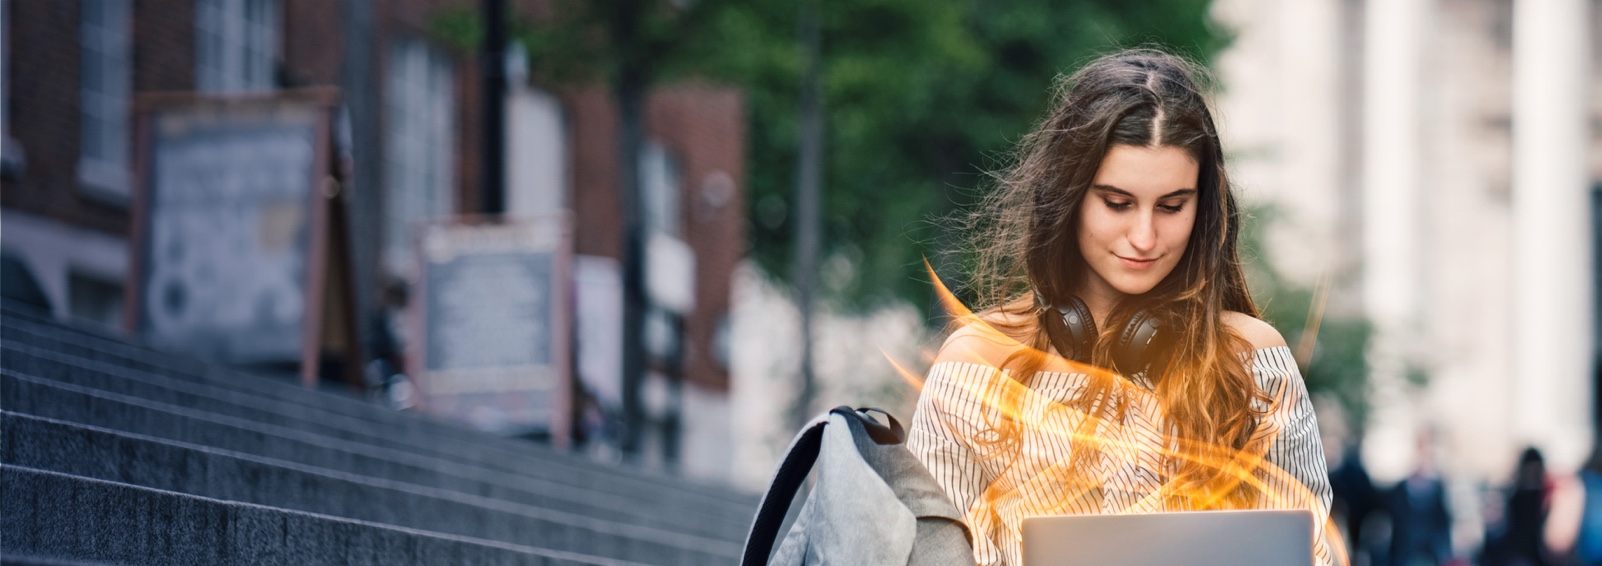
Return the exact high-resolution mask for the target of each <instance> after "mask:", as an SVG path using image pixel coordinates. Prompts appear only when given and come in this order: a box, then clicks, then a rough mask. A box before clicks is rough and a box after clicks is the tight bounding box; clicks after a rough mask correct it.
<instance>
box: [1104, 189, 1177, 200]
mask: <svg viewBox="0 0 1602 566" xmlns="http://www.w3.org/2000/svg"><path fill="white" fill-rule="evenodd" d="M1090 188H1092V189H1095V190H1098V191H1106V192H1109V193H1116V194H1120V195H1123V196H1126V197H1129V198H1135V194H1134V193H1131V192H1129V191H1126V190H1123V189H1120V188H1118V187H1114V186H1112V185H1091V186H1090ZM1193 194H1196V189H1179V190H1177V191H1174V192H1171V193H1168V194H1166V195H1163V196H1160V197H1157V200H1163V199H1171V198H1174V197H1188V196H1190V195H1193Z"/></svg>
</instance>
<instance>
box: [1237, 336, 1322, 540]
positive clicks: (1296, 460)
mask: <svg viewBox="0 0 1602 566" xmlns="http://www.w3.org/2000/svg"><path fill="white" fill-rule="evenodd" d="M1224 322H1225V324H1228V325H1229V326H1230V328H1231V329H1233V330H1234V331H1235V333H1236V334H1239V335H1240V336H1241V337H1242V338H1245V339H1246V341H1247V342H1250V343H1251V345H1252V348H1253V351H1252V354H1251V357H1250V358H1249V360H1250V363H1251V370H1252V375H1253V377H1254V378H1255V380H1256V382H1257V386H1258V387H1261V388H1262V390H1263V392H1264V393H1267V394H1268V396H1269V399H1270V404H1269V406H1268V409H1269V413H1268V414H1267V415H1266V416H1265V417H1264V419H1263V422H1262V423H1260V424H1259V425H1258V431H1257V437H1256V438H1255V439H1254V443H1255V442H1261V443H1268V450H1267V452H1266V454H1265V456H1266V458H1265V459H1266V460H1267V464H1269V465H1267V466H1264V467H1263V468H1262V469H1260V470H1259V471H1258V473H1257V477H1258V479H1260V480H1262V481H1263V483H1264V486H1265V488H1266V489H1265V492H1266V493H1265V495H1266V496H1267V497H1266V500H1265V501H1264V502H1263V503H1264V504H1265V505H1266V506H1268V507H1272V508H1303V509H1308V510H1310V511H1312V512H1313V522H1314V523H1315V524H1314V531H1315V532H1317V533H1318V534H1319V536H1318V538H1316V539H1314V547H1313V552H1314V554H1315V555H1316V557H1317V558H1318V562H1319V563H1320V564H1334V563H1336V557H1335V556H1334V555H1333V554H1332V552H1331V551H1332V550H1335V549H1334V548H1333V544H1334V542H1333V541H1331V540H1329V536H1328V533H1327V532H1326V531H1327V529H1326V522H1327V521H1328V519H1329V506H1330V500H1331V497H1332V495H1333V493H1334V492H1333V489H1332V488H1331V487H1330V483H1329V471H1328V469H1327V467H1326V465H1325V463H1324V448H1323V442H1322V440H1320V437H1319V434H1318V419H1317V417H1316V416H1315V415H1314V414H1313V402H1312V398H1310V397H1309V396H1308V394H1307V385H1306V383H1305V382H1304V381H1303V379H1302V373H1301V370H1300V369H1299V368H1298V367H1297V365H1296V360H1295V358H1294V357H1292V355H1291V350H1290V348H1289V347H1287V346H1286V345H1285V338H1284V337H1283V336H1281V335H1280V333H1279V331H1278V330H1275V329H1274V327H1273V326H1271V325H1269V324H1268V323H1266V322H1263V321H1262V320H1258V319H1256V318H1253V317H1251V316H1248V315H1245V314H1242V313H1237V312H1228V313H1225V316H1224ZM1258 446H1261V444H1258ZM1338 550H1340V551H1341V553H1342V555H1344V554H1345V553H1344V550H1345V549H1344V548H1341V549H1338ZM1342 562H1344V561H1342Z"/></svg>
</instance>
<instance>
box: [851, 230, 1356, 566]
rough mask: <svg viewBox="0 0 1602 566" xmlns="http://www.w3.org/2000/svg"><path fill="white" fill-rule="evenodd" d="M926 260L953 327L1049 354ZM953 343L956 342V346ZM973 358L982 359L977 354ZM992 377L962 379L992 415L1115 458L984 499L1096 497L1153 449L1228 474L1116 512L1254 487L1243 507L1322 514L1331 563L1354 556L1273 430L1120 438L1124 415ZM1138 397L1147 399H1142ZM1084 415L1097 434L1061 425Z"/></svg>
mask: <svg viewBox="0 0 1602 566" xmlns="http://www.w3.org/2000/svg"><path fill="white" fill-rule="evenodd" d="M924 267H925V268H926V269H927V270H928V272H929V277H930V280H931V281H932V282H933V284H934V287H935V294H936V297H937V298H938V300H939V303H940V305H941V307H942V308H943V309H944V310H945V311H946V313H947V314H948V315H949V316H950V317H951V319H952V320H954V321H956V326H965V325H976V326H974V328H975V329H976V330H977V331H978V332H979V333H980V335H981V336H983V337H984V338H985V339H987V340H989V341H992V342H994V343H996V344H999V345H1001V346H1003V347H1004V348H1008V349H1009V351H1026V350H1027V351H1030V352H1032V353H1036V354H1039V355H1047V354H1045V353H1043V352H1039V351H1038V350H1033V349H1032V348H1031V347H1030V346H1028V345H1026V344H1022V343H1019V342H1018V341H1017V340H1015V339H1013V338H1012V337H1010V336H1009V335H1007V334H1006V333H1004V332H1002V331H1000V330H998V329H996V328H995V327H993V326H991V325H990V324H989V323H987V322H986V321H985V320H984V319H983V318H981V317H979V316H978V315H976V314H975V313H974V312H973V311H972V310H970V309H969V308H968V306H967V305H965V304H963V303H962V301H961V300H959V299H958V298H957V296H956V295H955V294H953V293H952V292H951V290H950V289H948V288H947V287H946V285H945V283H944V282H943V281H941V280H940V277H939V276H938V275H937V274H936V273H935V272H934V269H933V268H932V267H931V266H930V265H929V263H928V261H927V260H926V261H925V262H924ZM1319 283H1320V284H1319V287H1320V289H1319V290H1318V291H1317V292H1316V296H1315V300H1314V302H1313V305H1312V307H1311V310H1312V312H1310V313H1309V317H1308V327H1307V328H1306V329H1304V332H1303V334H1302V336H1303V338H1302V340H1301V342H1300V343H1299V344H1298V345H1297V346H1298V347H1297V348H1296V351H1295V358H1296V359H1297V361H1298V363H1299V364H1301V365H1304V366H1305V364H1306V363H1307V360H1309V359H1311V355H1312V347H1313V342H1312V338H1311V337H1312V336H1315V335H1316V333H1317V326H1318V324H1319V319H1320V318H1321V317H1320V315H1321V314H1322V312H1323V302H1324V299H1325V298H1326V297H1327V289H1325V288H1324V287H1326V285H1327V280H1325V279H1322V278H1321V280H1320V282H1319ZM950 347H959V346H955V345H953V346H950ZM881 353H883V354H884V356H885V358H886V359H887V360H889V362H890V364H891V366H892V367H893V368H895V371H896V373H897V374H898V375H900V377H901V378H902V379H903V380H905V381H906V382H907V384H908V385H910V386H911V387H913V388H914V389H916V390H918V391H919V392H920V393H921V392H922V391H923V383H924V379H923V377H922V376H920V375H919V373H918V372H915V371H913V370H912V369H911V368H910V367H908V365H907V364H904V363H902V362H900V361H898V360H896V359H895V358H894V357H893V356H891V355H890V354H889V353H888V352H883V351H882V350H881ZM970 353H971V352H970ZM924 354H925V360H924V362H926V364H925V365H927V363H928V362H932V361H933V360H934V357H935V353H934V352H928V351H926V352H924ZM969 359H983V358H982V357H979V356H973V357H970V358H969ZM1058 364H1063V365H1064V366H1066V367H1068V368H1069V370H1068V371H1070V372H1074V373H1084V374H1087V375H1092V374H1099V375H1108V374H1109V372H1107V371H1106V370H1103V369H1100V368H1097V367H1094V366H1090V365H1086V364H1081V363H1077V362H1074V361H1072V360H1064V359H1062V358H1058V357H1055V356H1053V357H1052V361H1051V365H1053V366H1056V365H1058ZM994 377H996V379H991V380H983V381H987V382H989V383H980V381H981V380H964V381H962V382H959V385H960V386H961V387H963V388H964V389H966V391H964V393H966V394H967V395H969V396H970V397H969V398H971V399H978V400H980V402H981V403H983V404H984V406H985V408H986V409H988V410H992V411H994V412H995V414H998V415H1004V416H1005V417H1007V418H1010V419H1014V420H1015V421H1016V422H1020V423H1024V426H1028V427H1032V429H1031V430H1032V432H1035V433H1038V434H1044V435H1048V436H1051V437H1055V438H1056V439H1058V440H1066V441H1067V442H1068V443H1070V444H1069V445H1074V444H1072V443H1082V444H1083V445H1085V446H1088V447H1090V449H1091V450H1093V451H1094V452H1095V453H1097V455H1099V456H1100V457H1101V458H1102V460H1101V461H1102V462H1107V463H1110V465H1106V466H1100V470H1098V473H1099V475H1094V476H1092V477H1088V478H1084V479H1083V481H1075V482H1069V485H1063V483H1064V482H1063V478H1072V477H1076V476H1075V475H1074V474H1071V473H1068V472H1069V471H1070V470H1068V466H1069V463H1068V462H1063V463H1061V464H1057V465H1054V466H1052V467H1051V468H1048V469H1046V470H1043V471H1042V472H1040V473H1037V474H1035V475H1034V476H1033V477H1031V478H1028V480H1026V481H1024V482H1020V483H1019V484H1018V485H1016V486H1015V487H1013V488H1011V489H1010V490H1008V491H1002V490H1001V488H1000V487H998V486H997V485H991V486H989V487H988V488H986V490H985V492H984V494H983V495H982V497H984V498H985V499H986V500H988V501H991V502H996V501H998V500H1000V499H1002V498H1004V497H1005V496H1007V495H1008V494H1009V493H1011V492H1013V491H1022V490H1029V489H1041V488H1046V491H1048V492H1055V493H1060V494H1063V495H1064V497H1063V498H1061V499H1060V501H1064V502H1068V501H1076V500H1080V499H1081V498H1084V497H1087V496H1093V495H1094V494H1093V493H1092V492H1093V491H1094V490H1097V489H1100V488H1101V487H1102V486H1103V485H1104V484H1105V483H1106V482H1107V481H1108V479H1109V478H1110V477H1111V475H1112V474H1114V473H1116V472H1117V471H1118V470H1122V469H1125V468H1126V467H1128V466H1134V465H1137V464H1138V462H1136V461H1135V458H1136V457H1137V455H1139V454H1141V453H1142V452H1147V453H1150V452H1152V451H1156V452H1157V453H1158V454H1160V455H1161V456H1162V457H1164V458H1168V459H1170V460H1169V461H1172V462H1186V463H1194V464H1198V465H1200V466H1203V467H1205V468H1206V469H1209V470H1217V471H1219V472H1222V473H1221V475H1220V477H1222V478H1224V481H1221V482H1212V483H1210V484H1208V485H1186V484H1183V483H1181V482H1180V481H1178V480H1174V479H1169V480H1167V481H1166V482H1165V483H1163V484H1161V486H1160V487H1158V488H1157V489H1156V490H1153V491H1151V492H1149V493H1145V494H1143V495H1142V496H1141V497H1140V498H1139V499H1138V502H1137V503H1135V504H1134V505H1131V506H1129V507H1127V508H1124V509H1121V510H1115V511H1114V512H1116V513H1150V512H1157V511H1162V510H1164V509H1165V508H1166V507H1165V502H1167V501H1173V500H1184V501H1188V502H1189V504H1190V506H1191V507H1193V508H1198V509H1231V508H1242V507H1243V506H1242V505H1240V504H1237V503H1234V502H1232V501H1231V500H1230V499H1229V498H1228V495H1229V493H1230V492H1231V491H1233V490H1234V489H1235V488H1236V487H1238V486H1245V487H1246V488H1248V490H1249V492H1250V493H1251V494H1253V495H1254V496H1257V497H1255V499H1256V500H1257V501H1255V502H1254V503H1253V504H1251V505H1248V506H1245V507H1249V508H1253V509H1306V510H1308V511H1309V512H1311V513H1313V516H1314V517H1315V518H1316V517H1323V518H1324V525H1323V528H1322V529H1320V530H1321V531H1322V532H1323V536H1324V539H1325V541H1326V542H1327V543H1328V546H1329V551H1330V552H1331V554H1332V556H1331V558H1332V560H1333V562H1334V563H1335V564H1340V565H1349V564H1350V557H1349V556H1347V553H1346V544H1345V541H1344V540H1343V539H1342V538H1341V535H1340V531H1339V529H1338V528H1337V527H1336V526H1335V523H1334V521H1333V520H1332V519H1331V518H1330V517H1329V514H1328V512H1327V510H1326V509H1324V508H1323V505H1322V503H1321V501H1320V500H1319V498H1318V497H1317V496H1316V495H1315V494H1314V493H1313V492H1312V491H1311V490H1309V489H1308V488H1307V487H1306V486H1305V485H1303V484H1302V482H1301V481H1300V480H1297V479H1296V478H1295V477H1294V476H1292V475H1291V474H1290V473H1289V472H1286V471H1285V470H1283V469H1281V468H1280V467H1278V466H1276V465H1274V464H1273V463H1272V462H1269V461H1268V460H1267V458H1266V453H1267V449H1268V447H1269V446H1270V445H1271V444H1272V442H1273V440H1274V438H1273V437H1272V436H1271V435H1270V436H1264V435H1261V434H1259V435H1258V436H1259V438H1253V440H1252V441H1251V442H1250V443H1248V446H1247V447H1246V448H1244V449H1235V448H1232V447H1228V446H1222V445H1218V444H1211V443H1205V442H1197V441H1190V440H1186V439H1172V438H1170V439H1167V440H1168V445H1167V446H1164V445H1162V444H1163V443H1148V442H1132V441H1128V440H1121V439H1127V438H1132V437H1136V436H1138V435H1125V434H1118V433H1116V432H1113V433H1109V431H1118V430H1120V429H1122V428H1124V426H1125V425H1124V424H1123V423H1121V422H1117V421H1113V420H1106V419H1101V418H1098V417H1096V416H1094V415H1089V414H1085V413H1083V412H1079V411H1076V410H1074V409H1072V408H1069V407H1066V406H1063V405H1061V404H1059V403H1056V402H1055V401H1051V400H1050V399H1048V398H1046V397H1044V396H1042V395H1041V394H1039V393H1037V392H1036V391H1034V390H1032V389H1030V388H1029V387H1027V386H1024V385H1023V384H1021V383H1019V382H1018V381H1017V380H1014V379H1010V378H1006V377H1005V376H1003V375H1002V374H1001V371H1000V370H996V375H995V376H994ZM1126 383H1127V381H1126ZM1124 391H1125V392H1126V393H1127V394H1129V395H1131V396H1132V397H1134V398H1133V399H1131V401H1130V402H1131V403H1152V404H1154V405H1152V406H1156V405H1155V403H1156V399H1155V398H1154V396H1153V395H1152V394H1151V393H1150V392H1148V391H1146V390H1144V389H1142V388H1140V387H1134V386H1130V387H1125V388H1124ZM1009 395H1011V396H1013V397H1011V398H1012V399H1015V400H1016V401H1015V402H1012V403H1007V402H1003V401H1002V400H1003V399H1007V398H1008V397H1007V396H1009ZM1141 396H1144V397H1145V398H1141ZM1029 406H1050V407H1053V408H1054V409H1056V410H1057V411H1055V412H1060V413H1062V414H1065V415H1067V417H1068V418H1065V419H1061V420H1057V419H1052V421H1055V423H1048V422H1041V421H1040V420H1036V421H1035V422H1029V420H1028V419H1025V418H1024V415H1023V414H1022V413H1023V411H1022V410H1020V407H1029ZM1272 413H1273V411H1272V410H1271V411H1270V414H1272ZM1086 419H1088V420H1090V422H1091V423H1093V424H1094V427H1087V428H1086V429H1085V430H1094V431H1097V432H1096V433H1094V434H1084V433H1080V432H1079V430H1081V429H1079V428H1078V427H1077V426H1060V423H1063V422H1071V423H1075V424H1078V423H1080V422H1081V421H1083V420H1086ZM1260 432H1261V431H1260ZM1320 457H1322V455H1320ZM997 483H1001V482H997ZM1271 486H1272V488H1271ZM1058 511H1059V512H1060V511H1061V510H1060V509H1059V510H1058ZM1314 542H1315V545H1314V547H1315V548H1316V547H1317V544H1316V542H1317V541H1314ZM1315 562H1316V557H1315Z"/></svg>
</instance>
